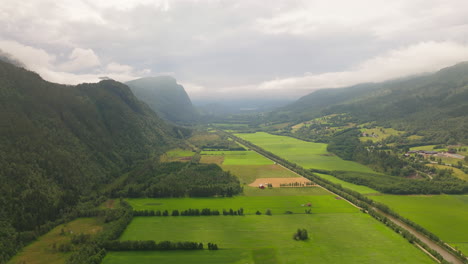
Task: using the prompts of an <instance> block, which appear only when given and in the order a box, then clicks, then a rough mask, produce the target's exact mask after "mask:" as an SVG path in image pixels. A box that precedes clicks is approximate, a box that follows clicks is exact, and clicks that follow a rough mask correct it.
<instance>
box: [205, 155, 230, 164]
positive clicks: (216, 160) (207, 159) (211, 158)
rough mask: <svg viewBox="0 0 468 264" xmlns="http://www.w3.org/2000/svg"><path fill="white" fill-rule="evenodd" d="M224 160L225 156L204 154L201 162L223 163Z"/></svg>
mask: <svg viewBox="0 0 468 264" xmlns="http://www.w3.org/2000/svg"><path fill="white" fill-rule="evenodd" d="M223 162H224V157H223V156H210V155H202V156H201V159H200V163H215V164H218V165H222V164H223Z"/></svg>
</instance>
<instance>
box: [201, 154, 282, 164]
mask: <svg viewBox="0 0 468 264" xmlns="http://www.w3.org/2000/svg"><path fill="white" fill-rule="evenodd" d="M200 154H201V155H211V156H223V157H224V161H223V165H269V164H273V163H274V162H273V161H271V160H269V159H267V158H265V157H264V156H262V155H260V154H258V153H257V152H255V151H202V152H201V153H200Z"/></svg>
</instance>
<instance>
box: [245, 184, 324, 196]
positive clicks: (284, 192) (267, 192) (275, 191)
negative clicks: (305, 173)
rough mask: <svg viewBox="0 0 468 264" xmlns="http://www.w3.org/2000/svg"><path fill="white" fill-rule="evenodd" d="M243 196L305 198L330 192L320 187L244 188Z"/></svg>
mask: <svg viewBox="0 0 468 264" xmlns="http://www.w3.org/2000/svg"><path fill="white" fill-rule="evenodd" d="M243 194H244V195H245V196H295V195H298V196H307V195H329V194H330V192H328V191H327V190H324V189H323V188H320V187H301V188H271V189H269V188H266V189H263V190H262V189H259V188H258V187H250V186H244V193H243Z"/></svg>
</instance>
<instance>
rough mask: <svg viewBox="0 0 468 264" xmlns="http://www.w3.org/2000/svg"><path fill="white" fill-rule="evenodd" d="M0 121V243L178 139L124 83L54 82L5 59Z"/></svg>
mask: <svg viewBox="0 0 468 264" xmlns="http://www.w3.org/2000/svg"><path fill="white" fill-rule="evenodd" d="M0 120H1V122H0V146H1V148H0V182H1V184H0V208H1V210H0V245H1V244H2V235H4V234H6V233H5V232H6V231H5V230H15V231H27V230H34V229H36V228H37V227H38V226H39V225H42V224H44V223H46V222H47V221H50V220H53V219H55V218H57V217H59V216H60V215H62V214H63V212H66V211H68V210H69V208H71V207H72V206H74V205H75V204H76V203H77V201H78V200H79V197H80V196H83V195H89V194H91V193H95V192H96V190H98V187H99V185H100V184H103V183H108V182H110V181H111V180H112V179H114V178H115V177H116V176H118V175H119V174H120V173H121V172H122V171H125V170H128V169H129V168H131V167H133V166H134V165H135V164H136V163H137V162H138V161H140V160H144V159H147V158H149V157H152V156H154V155H157V154H160V153H162V152H163V151H165V150H166V149H167V148H169V147H171V146H173V145H174V144H175V143H177V141H178V139H177V137H176V136H177V134H178V133H177V129H176V128H174V127H172V126H170V125H168V124H166V123H165V122H164V121H162V120H161V119H160V118H159V117H158V116H157V115H155V114H154V112H153V111H151V109H149V107H148V106H146V105H145V104H143V103H141V102H140V101H139V100H138V99H137V98H136V97H135V96H134V95H133V94H132V92H131V91H130V89H129V88H128V87H127V86H126V85H124V84H121V83H118V82H115V81H109V80H107V81H101V82H99V83H95V84H81V85H78V86H66V85H59V84H54V83H50V82H47V81H44V80H43V79H42V78H41V77H40V76H39V75H37V74H36V73H33V72H29V71H27V70H25V69H23V68H18V67H16V66H13V65H12V64H8V63H5V62H2V61H0ZM12 228H13V229H12ZM18 239H19V240H18V243H21V241H20V238H18ZM25 240H26V241H27V239H26V238H25ZM2 253H4V254H5V255H6V256H8V255H9V254H8V253H7V252H2ZM1 258H2V254H0V263H1V262H2V261H1Z"/></svg>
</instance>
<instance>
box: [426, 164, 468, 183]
mask: <svg viewBox="0 0 468 264" xmlns="http://www.w3.org/2000/svg"><path fill="white" fill-rule="evenodd" d="M426 166H429V167H436V168H438V169H446V170H452V171H453V176H455V177H457V178H459V179H462V180H465V181H468V174H466V173H465V172H464V171H462V170H460V169H457V168H454V167H451V166H446V165H439V164H427V165H426Z"/></svg>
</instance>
